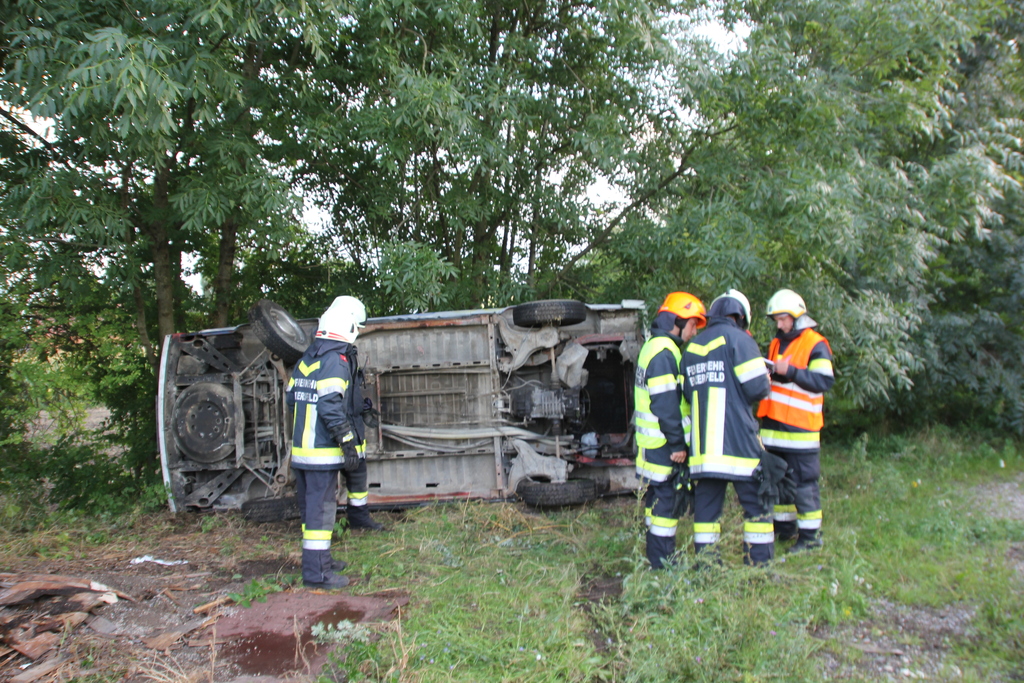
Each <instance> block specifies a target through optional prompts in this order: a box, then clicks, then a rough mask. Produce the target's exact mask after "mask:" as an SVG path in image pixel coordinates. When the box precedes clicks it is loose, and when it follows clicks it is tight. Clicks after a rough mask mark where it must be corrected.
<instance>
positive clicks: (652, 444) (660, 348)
mask: <svg viewBox="0 0 1024 683" xmlns="http://www.w3.org/2000/svg"><path fill="white" fill-rule="evenodd" d="M680 360H682V353H680V351H679V342H677V341H676V338H674V337H672V336H671V335H668V334H666V333H664V332H660V333H655V335H654V336H652V337H651V338H650V339H648V340H647V341H646V342H645V343H644V345H643V348H641V349H640V357H639V358H638V359H637V366H636V379H635V382H634V385H633V422H634V424H635V425H636V443H637V446H639V447H640V448H642V449H647V450H654V449H657V448H661V447H663V446H668V447H669V448H671V450H672V452H676V451H681V450H683V449H685V448H686V442H687V441H688V439H689V433H690V406H689V405H688V404H687V403H686V400H685V399H684V398H683V389H682V378H681V377H680V374H679V362H680ZM640 462H641V459H640V458H638V460H637V468H638V471H639V467H640Z"/></svg>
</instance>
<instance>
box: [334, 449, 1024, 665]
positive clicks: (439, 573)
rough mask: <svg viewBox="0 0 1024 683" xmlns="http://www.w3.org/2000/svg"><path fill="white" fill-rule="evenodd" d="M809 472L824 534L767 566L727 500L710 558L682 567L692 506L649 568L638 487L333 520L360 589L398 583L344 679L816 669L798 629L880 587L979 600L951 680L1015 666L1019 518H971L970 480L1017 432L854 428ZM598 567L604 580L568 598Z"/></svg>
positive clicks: (1011, 458)
mask: <svg viewBox="0 0 1024 683" xmlns="http://www.w3.org/2000/svg"><path fill="white" fill-rule="evenodd" d="M1000 460H1002V463H1003V465H1004V466H1003V467H1000ZM823 471H824V473H825V477H824V479H823V482H822V484H823V497H824V499H823V508H824V510H825V527H824V528H825V533H826V536H825V538H826V545H825V548H824V549H822V550H821V551H819V552H816V553H810V554H804V555H800V556H788V557H786V561H785V562H779V563H776V564H775V565H774V566H773V567H771V568H769V569H751V568H746V567H743V566H742V564H741V562H740V537H741V515H740V510H739V508H738V506H737V505H736V504H735V502H733V501H730V504H729V507H728V508H727V510H726V514H725V517H724V519H723V531H724V532H725V533H724V536H723V542H722V546H723V547H722V550H723V557H724V560H725V564H724V566H723V567H721V568H706V569H704V570H702V571H696V570H694V569H692V568H691V564H692V559H693V558H692V551H690V549H689V547H688V543H689V524H690V520H689V519H687V520H683V522H681V525H680V530H681V531H680V538H679V545H680V549H681V551H682V554H683V557H682V561H681V563H680V568H678V569H673V570H669V571H665V572H651V571H649V570H648V569H646V566H645V562H644V560H643V542H642V536H641V534H640V532H639V530H640V519H641V511H640V506H639V505H638V504H637V503H636V502H635V501H618V502H601V503H598V504H594V505H591V506H587V507H584V508H575V509H567V510H559V511H553V512H547V513H534V512H530V511H529V510H526V509H524V508H522V507H521V506H516V505H492V504H476V503H470V504H459V505H448V506H440V507H429V508H422V509H417V510H412V511H410V512H408V513H407V514H406V515H405V516H404V518H403V520H402V521H401V522H398V523H397V524H395V525H393V526H394V531H393V532H392V533H391V534H389V535H386V536H369V535H363V536H348V535H347V536H345V537H343V538H342V540H341V543H340V544H339V547H338V548H337V553H336V554H338V555H340V556H342V557H345V558H346V559H347V560H349V562H350V563H351V564H352V570H350V571H353V572H356V573H360V572H362V573H364V575H365V578H366V581H365V583H363V584H361V585H360V587H359V590H360V592H367V593H369V592H373V591H376V590H382V589H393V588H399V589H404V590H408V591H409V592H410V593H411V596H412V597H411V601H410V604H409V606H408V607H407V608H406V609H405V611H404V612H403V614H402V616H401V623H400V625H397V624H396V625H392V626H391V627H389V628H388V629H385V631H384V633H383V637H382V639H381V640H380V641H379V642H378V643H376V644H375V646H374V656H373V660H374V662H373V664H372V665H370V664H369V660H367V662H365V663H364V665H363V667H362V668H361V669H359V668H356V669H354V670H353V671H355V673H356V675H355V677H354V679H353V680H360V678H365V679H368V680H402V681H453V680H454V681H644V682H645V683H646V682H652V681H708V682H711V681H769V680H771V681H818V680H823V679H824V678H825V675H826V672H824V671H823V670H822V668H821V667H822V664H821V662H823V661H824V660H822V659H821V658H816V657H815V656H814V655H815V653H816V652H817V651H819V650H821V649H822V648H825V647H833V648H835V647H836V643H835V642H831V643H830V642H829V641H824V640H821V639H818V638H815V637H813V636H812V631H815V630H816V629H819V628H823V629H824V631H819V633H821V632H825V633H827V632H829V629H831V628H833V627H837V626H840V625H842V624H845V623H850V622H855V621H858V620H864V619H870V618H871V610H870V606H871V604H872V601H873V600H876V599H880V598H885V599H887V600H890V601H893V602H897V603H903V604H907V605H918V606H925V607H933V608H938V607H942V606H944V605H950V604H964V605H969V606H972V607H974V608H976V613H975V617H974V619H973V621H972V624H971V628H970V630H969V633H968V635H967V636H966V637H964V638H961V639H954V641H952V642H951V652H950V654H948V655H947V657H946V660H945V661H946V663H947V666H950V665H955V666H956V667H958V668H959V670H960V671H961V672H962V680H979V681H981V680H990V679H991V678H992V677H994V676H996V675H1002V676H1004V677H1006V676H1009V675H1019V674H1020V673H1021V671H1022V666H1024V655H1022V654H1021V653H1022V651H1024V617H1022V616H1021V615H1022V613H1024V601H1022V599H1021V597H1020V591H1021V589H1022V588H1024V581H1022V578H1024V577H1021V576H1020V575H1018V574H1016V573H1015V570H1014V569H1013V568H1012V567H1011V566H1009V565H1008V564H1007V561H1006V554H1007V550H1008V548H1009V547H1010V544H1020V543H1024V521H1021V520H999V519H993V518H991V517H988V516H987V515H986V510H984V509H981V508H979V507H978V506H977V505H976V504H975V501H974V499H973V497H972V496H973V494H972V490H971V487H973V486H975V485H978V484H983V483H986V482H994V481H1005V480H1009V479H1011V478H1013V477H1016V476H1018V475H1020V474H1021V473H1022V472H1024V458H1022V457H1021V456H1020V454H1019V453H1018V450H1017V447H1016V445H1015V444H1014V443H1013V442H1005V443H1004V442H1002V441H1000V442H998V444H997V446H996V447H993V446H992V445H989V444H980V443H974V444H971V443H968V442H967V441H966V440H965V439H964V438H962V437H958V436H957V435H955V434H953V433H951V432H946V431H932V432H929V433H925V434H922V435H917V436H915V437H890V438H887V439H883V440H874V441H872V440H864V439H862V440H860V441H858V442H856V443H854V444H851V445H847V446H843V447H836V446H833V447H831V448H829V449H827V451H826V454H825V458H824V461H823ZM730 495H731V494H730ZM780 556H783V555H781V554H780ZM609 577H620V578H621V580H622V586H623V588H622V592H621V595H616V596H612V597H610V598H606V599H605V600H603V601H598V602H591V601H588V600H587V599H586V598H585V597H583V593H584V591H585V588H586V586H587V584H588V582H589V581H591V580H593V579H597V578H609ZM885 627H886V625H885V624H881V625H880V628H883V629H884V628H885ZM897 635H898V634H897ZM903 637H904V638H909V639H910V640H908V641H907V642H910V641H911V640H912V636H903ZM839 650H842V648H839ZM844 656H845V657H846V658H847V659H851V660H854V661H855V660H856V659H857V658H858V657H859V656H860V655H859V653H852V654H851V653H850V652H848V651H847V652H845V654H844ZM950 670H952V669H950ZM360 671H361V672H362V673H361V674H360V673H359V672H360ZM953 678H955V677H953ZM864 680H870V679H869V678H867V677H865V678H864Z"/></svg>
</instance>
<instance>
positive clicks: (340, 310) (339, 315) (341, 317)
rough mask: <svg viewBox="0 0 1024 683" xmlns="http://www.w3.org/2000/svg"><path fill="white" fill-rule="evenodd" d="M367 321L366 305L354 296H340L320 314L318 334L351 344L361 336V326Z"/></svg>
mask: <svg viewBox="0 0 1024 683" xmlns="http://www.w3.org/2000/svg"><path fill="white" fill-rule="evenodd" d="M364 322H366V306H364V305H363V302H362V301H360V300H359V299H357V298H355V297H354V296H339V297H338V298H336V299H335V300H334V301H333V302H332V303H331V305H330V306H328V308H327V310H326V311H324V314H323V315H321V316H320V324H319V325H318V326H317V330H316V336H318V337H326V338H327V339H337V340H339V341H345V342H348V343H349V344H352V343H354V342H355V340H356V337H358V336H359V328H361V327H362V326H363V323H364Z"/></svg>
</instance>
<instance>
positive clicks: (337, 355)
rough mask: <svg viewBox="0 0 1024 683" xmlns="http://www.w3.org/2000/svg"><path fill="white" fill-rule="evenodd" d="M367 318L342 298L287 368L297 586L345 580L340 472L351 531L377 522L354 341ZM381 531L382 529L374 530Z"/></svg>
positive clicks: (342, 583) (339, 583) (352, 299)
mask: <svg viewBox="0 0 1024 683" xmlns="http://www.w3.org/2000/svg"><path fill="white" fill-rule="evenodd" d="M365 320H366V308H365V307H364V306H363V303H362V302H361V301H359V299H356V298H355V297H351V296H339V297H337V298H336V299H335V300H334V302H333V303H332V304H331V305H330V307H329V308H328V309H327V310H326V311H325V312H324V314H323V315H322V316H321V317H320V322H319V325H318V328H317V332H316V337H315V338H314V340H313V343H312V344H310V345H309V348H308V349H306V352H305V354H303V356H302V358H301V359H300V360H299V362H298V364H296V366H295V369H294V370H293V371H292V378H291V381H290V382H289V383H288V390H287V392H286V394H285V400H286V402H287V403H288V405H289V406H294V414H293V420H292V425H293V427H292V458H291V467H292V470H293V471H294V472H295V484H296V493H297V496H298V502H299V515H300V518H301V520H302V581H303V584H304V585H305V586H307V587H309V588H323V589H335V588H344V587H345V586H347V585H348V583H349V581H348V577H346V576H344V575H341V574H338V573H337V572H336V571H335V570H341V569H344V567H345V565H346V563H345V562H343V561H335V560H334V559H333V558H332V557H331V536H332V533H333V530H334V518H335V513H336V512H337V492H338V471H339V470H340V471H341V472H342V473H343V474H344V476H345V483H346V486H347V488H348V500H349V502H348V517H349V525H350V526H355V527H359V526H373V525H377V524H376V522H372V520H370V518H369V514H368V512H367V510H366V507H365V506H366V497H367V475H366V460H365V444H364V440H363V433H364V431H363V425H362V420H360V419H356V418H358V417H360V416H361V414H362V411H363V399H362V395H361V394H362V392H361V388H360V382H359V377H360V374H359V371H358V363H357V359H356V347H355V346H354V344H355V341H356V338H357V337H358V336H359V328H360V327H362V324H363V322H365ZM377 526H379V525H377Z"/></svg>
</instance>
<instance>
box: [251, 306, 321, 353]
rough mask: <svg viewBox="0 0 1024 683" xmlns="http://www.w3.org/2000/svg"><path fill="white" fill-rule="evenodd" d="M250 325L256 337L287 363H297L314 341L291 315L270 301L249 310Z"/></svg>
mask: <svg viewBox="0 0 1024 683" xmlns="http://www.w3.org/2000/svg"><path fill="white" fill-rule="evenodd" d="M249 323H250V324H251V325H252V331H253V333H254V334H255V335H256V337H257V338H258V339H259V340H260V341H261V342H263V344H264V346H266V347H267V348H268V349H270V352H271V353H272V354H274V355H275V356H278V357H279V358H280V359H281V360H283V361H284V362H285V363H287V364H289V365H291V364H292V363H297V362H298V360H299V359H300V358H302V354H304V353H305V352H306V348H307V347H309V344H310V342H311V341H312V340H311V339H310V338H309V335H308V334H306V331H305V330H303V329H302V327H301V326H300V325H299V323H297V322H296V321H295V318H293V317H292V316H291V314H290V313H289V312H288V311H286V310H284V308H282V307H281V306H278V305H277V304H275V303H274V302H273V301H271V300H270V299H261V300H259V301H257V302H256V303H255V304H254V305H253V307H252V308H250V309H249Z"/></svg>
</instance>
